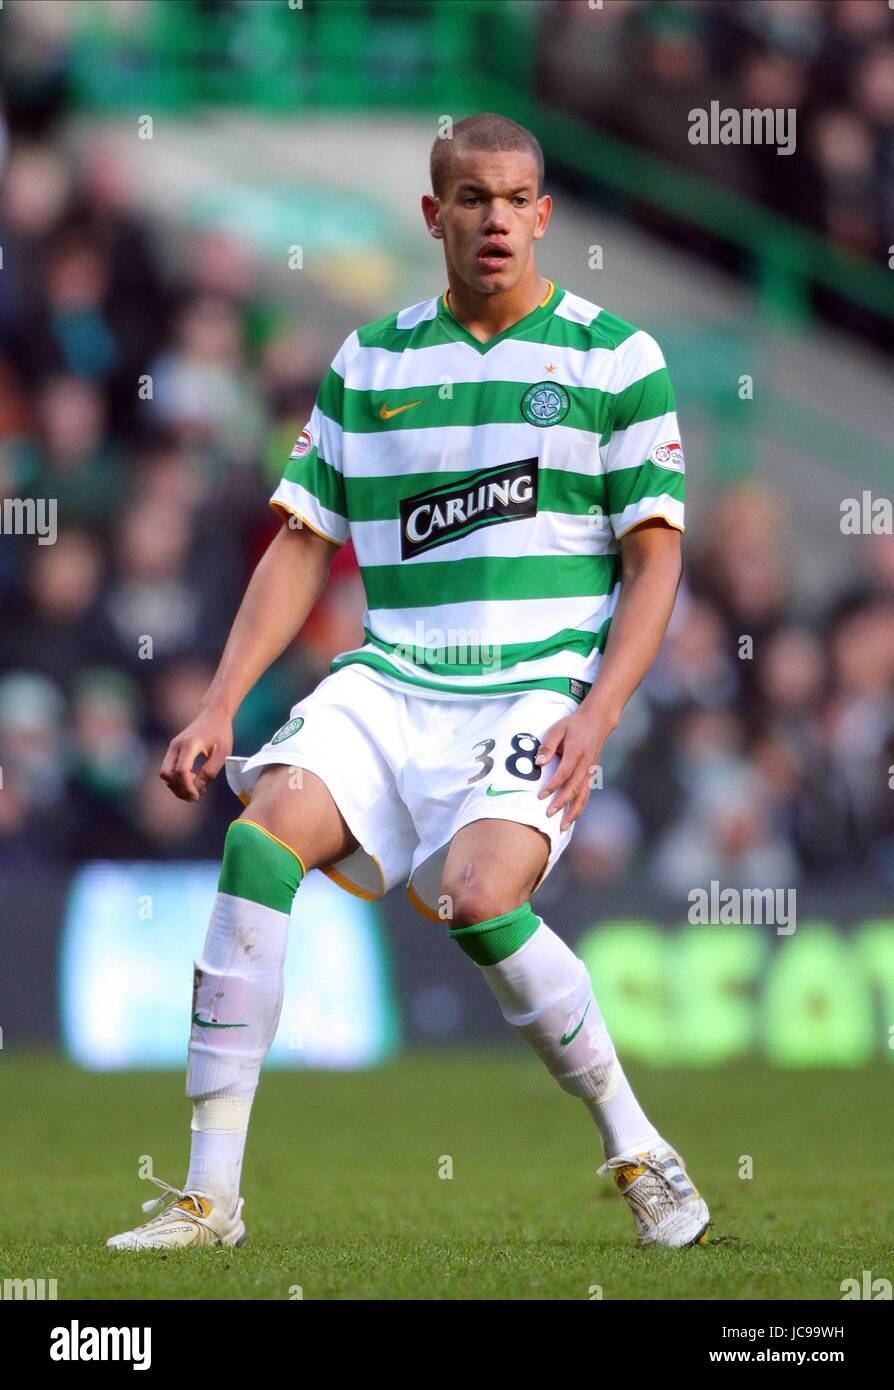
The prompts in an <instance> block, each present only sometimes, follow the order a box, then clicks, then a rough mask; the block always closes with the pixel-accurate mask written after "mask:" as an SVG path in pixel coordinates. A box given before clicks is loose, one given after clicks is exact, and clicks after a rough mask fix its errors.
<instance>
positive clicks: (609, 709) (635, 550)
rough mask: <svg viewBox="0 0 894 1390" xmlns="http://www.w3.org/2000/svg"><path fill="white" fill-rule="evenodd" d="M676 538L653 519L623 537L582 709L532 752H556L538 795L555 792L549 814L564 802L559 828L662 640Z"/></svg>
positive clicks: (573, 810)
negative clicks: (604, 635)
mask: <svg viewBox="0 0 894 1390" xmlns="http://www.w3.org/2000/svg"><path fill="white" fill-rule="evenodd" d="M680 539H681V538H680V532H679V531H677V530H675V529H674V528H673V527H671V526H668V525H667V524H666V523H665V522H664V521H662V520H660V519H658V518H651V519H649V520H647V521H644V522H643V523H642V524H641V525H639V526H637V527H636V528H635V529H634V530H632V531H629V532H628V533H627V535H626V536H624V537H623V539H622V540H621V543H620V544H621V565H622V583H621V593H620V597H619V599H618V606H617V608H616V609H615V613H614V616H613V618H612V623H611V627H610V628H609V634H608V641H607V642H606V644H605V652H604V653H603V657H602V661H601V663H600V666H599V671H598V673H597V676H596V679H595V681H594V682H593V685H592V687H591V688H590V691H589V693H588V694H587V696H586V698H585V699H584V700H583V702H582V703H581V705H580V708H579V709H576V710H575V711H574V713H573V714H570V715H568V716H567V717H566V718H565V719H560V720H559V721H558V722H557V723H556V724H554V725H553V726H552V728H551V729H550V730H549V732H548V733H547V735H546V737H545V738H544V739H543V742H542V743H541V745H540V748H539V751H538V754H537V762H538V763H546V762H549V761H550V759H551V758H553V757H554V756H555V755H556V753H557V752H561V758H560V760H559V765H558V767H557V768H556V770H555V772H554V773H553V775H552V777H551V778H550V779H549V781H548V782H547V783H546V784H545V786H544V787H543V789H542V790H541V792H540V796H541V797H545V796H551V795H552V794H553V793H555V792H556V791H557V790H558V791H559V794H558V796H556V798H555V801H554V802H553V804H552V805H551V806H550V808H549V811H548V812H547V814H548V815H550V816H552V815H555V814H556V813H557V812H558V811H560V810H561V809H562V807H567V809H566V811H565V814H564V815H563V817H562V829H563V830H564V829H565V828H566V826H569V825H571V824H572V823H573V822H574V821H575V820H576V819H577V817H578V816H579V815H580V813H581V811H582V810H583V808H584V806H585V805H586V802H587V797H588V796H589V794H590V775H591V769H592V768H593V767H595V766H596V765H597V764H598V762H599V755H600V753H601V751H602V746H603V744H604V743H605V740H606V739H607V738H608V736H609V734H610V733H611V732H612V730H613V729H614V728H616V726H617V724H618V721H619V720H620V718H621V714H622V712H623V710H624V706H625V705H626V704H627V701H628V700H629V699H630V697H631V695H632V694H633V692H634V690H636V688H637V686H638V685H639V683H640V681H641V680H642V678H643V676H644V675H645V674H646V672H647V671H648V669H649V667H650V666H651V664H652V662H653V661H654V659H655V656H656V653H657V651H658V648H659V646H660V645H661V639H662V637H663V636H664V633H665V630H666V628H667V625H668V622H669V621H670V615H671V612H672V610H673V606H674V598H675V596H676V593H677V587H678V585H679V582H680V575H681V573H682V567H683V561H682V555H681V548H680ZM559 789H560V790H559Z"/></svg>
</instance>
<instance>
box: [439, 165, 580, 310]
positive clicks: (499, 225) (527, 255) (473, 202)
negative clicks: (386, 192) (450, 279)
mask: <svg viewBox="0 0 894 1390" xmlns="http://www.w3.org/2000/svg"><path fill="white" fill-rule="evenodd" d="M424 202H428V204H429V206H428V207H427V208H426V216H427V220H428V223H429V227H430V228H432V229H433V230H434V231H435V234H436V235H437V234H438V230H439V231H440V236H441V239H442V240H443V242H444V254H445V256H446V258H447V266H448V269H452V270H453V271H454V273H455V274H456V275H458V276H459V278H460V279H461V280H462V282H463V283H464V284H466V285H468V286H469V288H470V289H474V290H477V291H478V292H480V293H484V294H497V293H499V292H501V291H506V290H511V289H512V288H513V287H514V286H515V285H517V284H518V282H519V280H520V279H521V278H522V276H523V275H524V274H525V272H526V271H527V270H528V268H529V266H530V264H531V253H532V248H533V244H534V242H535V241H538V240H539V239H540V237H542V236H543V233H544V232H545V231H546V226H547V223H548V222H549V215H550V211H551V209H552V201H551V199H550V198H548V197H543V198H539V199H538V197H537V165H536V162H535V160H534V157H533V155H530V154H528V153H527V152H526V151H524V150H506V151H503V152H491V151H487V150H470V151H468V152H466V153H462V152H458V153H457V154H456V155H455V156H454V161H453V168H452V171H451V179H450V183H449V185H448V187H447V189H446V190H445V193H444V196H443V197H442V198H440V199H431V200H424Z"/></svg>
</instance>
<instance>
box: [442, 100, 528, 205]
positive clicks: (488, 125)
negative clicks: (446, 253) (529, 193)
mask: <svg viewBox="0 0 894 1390" xmlns="http://www.w3.org/2000/svg"><path fill="white" fill-rule="evenodd" d="M459 149H463V150H527V151H528V153H529V154H531V155H533V157H534V162H535V164H536V165H537V197H538V198H539V197H540V196H541V194H542V192H543V178H544V168H543V150H542V149H541V148H540V141H539V140H538V139H537V138H536V136H534V135H532V134H531V132H530V131H529V130H527V129H526V128H525V127H524V126H523V125H519V124H518V122H517V121H511V120H510V119H509V117H508V116H499V115H497V114H496V112H494V111H483V112H481V114H480V115H478V116H467V117H466V118H465V120H463V121H457V123H456V125H455V126H454V127H453V134H452V137H451V138H450V139H447V138H446V137H445V138H443V139H442V138H441V137H440V136H438V137H437V139H436V140H435V142H434V144H433V145H432V147H431V158H430V160H429V173H430V175H431V189H432V193H433V194H434V195H435V197H436V198H442V197H443V196H444V192H445V190H446V187H447V184H448V181H449V179H450V175H451V173H452V170H453V156H454V154H455V152H456V151H457V150H459Z"/></svg>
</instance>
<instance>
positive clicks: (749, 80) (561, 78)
mask: <svg viewBox="0 0 894 1390" xmlns="http://www.w3.org/2000/svg"><path fill="white" fill-rule="evenodd" d="M593 11H594V7H592V6H590V5H589V4H588V0H553V2H552V5H551V8H550V13H549V18H548V21H547V20H546V19H544V22H543V24H542V37H543V44H542V48H541V60H540V70H539V76H538V81H539V85H540V90H541V94H542V95H543V96H545V97H546V98H548V99H549V100H550V101H551V102H552V103H554V104H556V105H559V106H564V107H566V108H567V109H570V110H573V111H574V112H575V113H576V114H578V115H580V116H583V117H584V118H585V119H587V120H590V121H595V122H597V123H598V124H599V125H600V126H602V127H603V128H605V129H606V130H608V131H610V132H612V133H613V134H615V135H618V136H621V137H623V138H625V139H627V140H629V141H631V142H632V143H634V144H635V145H637V146H642V147H645V148H646V149H649V150H651V151H653V152H654V153H656V154H658V155H661V156H662V157H663V158H665V159H667V160H669V161H670V162H671V163H675V164H684V165H685V166H686V167H687V168H689V169H691V170H692V171H694V172H696V173H699V174H701V175H703V176H704V177H705V178H706V179H707V180H709V181H710V182H711V183H714V184H720V185H726V186H728V187H732V188H737V189H739V190H740V191H741V192H743V193H746V194H748V195H750V196H751V197H753V198H756V199H758V200H760V201H761V202H762V203H764V204H767V205H769V206H770V207H772V208H775V209H776V210H777V211H779V212H782V213H784V214H786V215H787V216H788V217H791V218H793V219H795V220H796V221H799V222H802V223H806V224H808V225H809V226H812V227H814V228H816V229H817V230H818V231H820V232H822V233H823V234H824V235H826V236H827V237H829V238H830V239H831V240H833V241H835V242H837V243H839V244H840V245H842V246H844V247H847V248H849V249H851V250H853V251H855V252H857V253H859V254H860V255H862V256H865V257H867V258H869V259H870V260H872V261H874V262H875V264H876V265H878V266H880V267H882V268H883V269H885V268H887V266H888V260H889V256H890V247H891V246H892V245H894V10H892V9H891V8H890V7H889V6H888V5H887V4H886V3H884V0H671V2H670V3H669V2H668V0H611V3H606V4H605V6H604V8H603V9H602V10H601V12H600V14H599V20H598V24H597V23H594V13H593ZM634 94H635V95H634ZM712 101H716V102H717V103H718V106H719V108H720V109H723V108H727V107H729V108H735V109H737V110H742V109H746V108H748V109H756V110H766V109H770V110H783V111H786V110H789V109H791V108H794V109H795V110H796V111H797V126H796V132H797V147H796V152H795V153H794V154H793V155H778V154H777V153H776V149H775V148H774V147H773V146H767V145H757V144H752V145H745V144H738V145H735V144H725V145H721V144H692V143H690V142H689V140H688V131H689V128H690V119H689V113H690V111H691V110H694V109H708V104H709V103H710V102H712ZM634 212H635V213H636V215H637V216H639V217H640V219H641V220H642V221H643V222H644V223H647V224H648V225H650V226H652V227H655V228H661V229H662V230H664V231H667V232H668V233H669V234H672V233H673V222H672V219H670V218H667V219H664V218H662V215H661V214H660V213H656V212H655V210H654V209H647V208H646V207H644V206H643V207H640V208H639V209H634ZM678 230H679V229H678ZM680 234H681V235H684V236H685V240H686V243H687V245H689V246H690V247H692V248H693V249H695V250H698V251H700V252H701V253H703V254H714V255H715V256H716V257H717V258H718V259H719V260H724V259H728V257H729V252H728V251H725V249H724V248H723V247H722V246H721V245H720V244H717V245H712V242H711V238H710V237H709V236H708V234H706V233H704V234H703V233H699V232H697V231H696V229H695V228H694V227H692V226H690V225H687V226H686V227H685V229H682V231H681V232H680ZM817 301H818V305H819V307H821V308H823V309H824V310H828V311H831V312H832V313H834V315H835V316H836V317H837V318H838V319H839V320H841V319H845V320H847V321H848V322H849V323H850V325H851V326H852V327H854V328H856V329H860V330H863V331H865V332H867V333H868V334H870V335H871V336H872V337H874V338H876V339H877V340H879V341H884V342H886V343H887V344H888V345H890V338H889V337H888V336H886V334H885V330H884V328H883V326H882V325H880V324H876V323H873V322H872V321H871V320H870V316H869V315H868V314H864V313H862V312H858V311H855V310H854V309H853V308H852V307H851V306H845V305H844V304H843V303H841V302H833V301H832V299H831V297H830V296H829V295H827V294H820V295H818V296H817Z"/></svg>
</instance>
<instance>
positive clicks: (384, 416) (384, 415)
mask: <svg viewBox="0 0 894 1390" xmlns="http://www.w3.org/2000/svg"><path fill="white" fill-rule="evenodd" d="M421 404H422V402H421V401H410V402H409V404H408V405H396V406H395V407H394V409H393V410H389V409H388V402H387V401H386V402H385V404H384V405H383V406H382V409H381V410H380V411H379V419H380V420H390V419H391V417H392V415H399V414H400V412H401V411H402V410H412V409H413V406H414V405H421Z"/></svg>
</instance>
